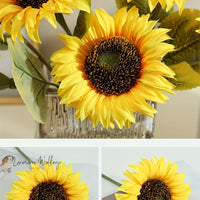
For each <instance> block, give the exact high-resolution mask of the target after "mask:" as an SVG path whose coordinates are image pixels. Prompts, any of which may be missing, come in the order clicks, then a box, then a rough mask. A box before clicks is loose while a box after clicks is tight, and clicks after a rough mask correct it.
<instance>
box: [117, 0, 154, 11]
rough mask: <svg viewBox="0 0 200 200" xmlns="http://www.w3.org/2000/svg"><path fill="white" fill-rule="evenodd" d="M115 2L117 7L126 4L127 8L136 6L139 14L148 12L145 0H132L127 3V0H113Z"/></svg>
mask: <svg viewBox="0 0 200 200" xmlns="http://www.w3.org/2000/svg"><path fill="white" fill-rule="evenodd" d="M115 2H116V5H117V8H118V9H120V8H122V7H126V6H128V8H131V7H132V6H136V7H137V8H138V9H139V12H140V14H147V13H149V12H150V10H149V6H148V2H147V0H144V1H141V0H132V1H131V2H129V3H128V2H127V0H115Z"/></svg>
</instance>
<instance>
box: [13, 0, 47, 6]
mask: <svg viewBox="0 0 200 200" xmlns="http://www.w3.org/2000/svg"><path fill="white" fill-rule="evenodd" d="M47 1H48V0H16V5H18V6H20V7H22V8H26V7H28V6H31V7H32V8H41V7H42V4H43V3H46V2H47Z"/></svg>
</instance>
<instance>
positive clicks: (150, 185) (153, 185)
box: [137, 179, 172, 200]
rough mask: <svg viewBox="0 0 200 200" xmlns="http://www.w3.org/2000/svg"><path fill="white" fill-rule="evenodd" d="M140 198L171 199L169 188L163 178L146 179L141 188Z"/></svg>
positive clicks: (144, 199) (142, 199) (150, 199)
mask: <svg viewBox="0 0 200 200" xmlns="http://www.w3.org/2000/svg"><path fill="white" fill-rule="evenodd" d="M137 199H138V200H171V199H172V198H171V194H170V191H169V188H168V187H167V185H165V183H164V182H163V181H161V180H154V179H150V180H148V181H146V182H145V183H144V184H143V185H142V188H141V190H140V195H139V196H138V197H137Z"/></svg>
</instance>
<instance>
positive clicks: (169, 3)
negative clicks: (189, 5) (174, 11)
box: [127, 0, 185, 14]
mask: <svg viewBox="0 0 200 200" xmlns="http://www.w3.org/2000/svg"><path fill="white" fill-rule="evenodd" d="M131 1H132V0H127V2H128V3H129V2H131ZM158 3H160V5H161V6H162V9H164V8H165V7H166V11H167V12H168V11H169V10H170V9H171V8H172V7H173V6H174V4H175V3H176V4H177V6H178V8H179V13H180V14H181V13H182V11H183V8H184V5H185V0H148V4H149V8H150V11H151V12H152V11H153V9H154V8H155V7H156V5H157V4H158Z"/></svg>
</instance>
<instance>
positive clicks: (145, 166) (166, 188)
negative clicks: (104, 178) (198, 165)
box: [115, 157, 191, 200]
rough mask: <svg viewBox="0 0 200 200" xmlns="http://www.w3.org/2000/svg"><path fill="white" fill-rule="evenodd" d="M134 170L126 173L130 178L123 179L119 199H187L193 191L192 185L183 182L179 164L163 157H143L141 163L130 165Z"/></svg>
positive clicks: (183, 175) (117, 195) (118, 194)
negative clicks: (148, 158) (178, 169)
mask: <svg viewBox="0 0 200 200" xmlns="http://www.w3.org/2000/svg"><path fill="white" fill-rule="evenodd" d="M129 167H130V168H131V169H132V170H134V172H132V171H129V170H126V172H125V173H124V175H125V176H127V177H128V178H129V179H130V180H122V185H121V186H120V187H119V188H118V190H119V191H121V192H122V193H116V194H115V196H116V199H117V200H128V199H131V200H155V199H165V200H187V199H188V198H189V195H190V193H191V190H190V185H189V184H186V183H183V180H184V178H185V174H184V173H177V164H176V163H175V164H174V165H172V163H171V161H170V160H168V162H167V164H166V163H165V160H164V158H163V157H161V158H160V159H158V158H157V157H154V159H153V158H151V160H150V161H148V160H147V159H142V162H140V163H139V165H129Z"/></svg>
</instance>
